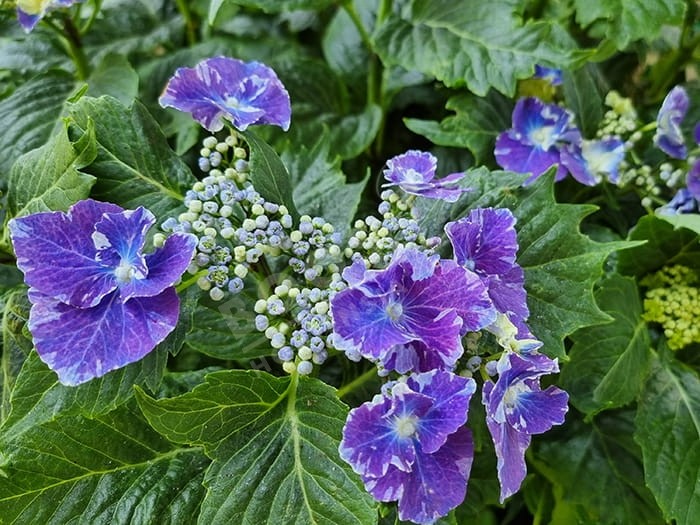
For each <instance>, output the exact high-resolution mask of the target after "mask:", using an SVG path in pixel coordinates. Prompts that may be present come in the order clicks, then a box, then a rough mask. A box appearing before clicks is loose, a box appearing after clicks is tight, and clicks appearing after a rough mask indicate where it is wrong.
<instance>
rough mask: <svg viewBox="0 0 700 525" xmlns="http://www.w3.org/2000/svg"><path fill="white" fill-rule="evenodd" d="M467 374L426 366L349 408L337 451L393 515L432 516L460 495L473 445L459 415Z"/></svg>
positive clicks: (463, 410)
mask: <svg viewBox="0 0 700 525" xmlns="http://www.w3.org/2000/svg"><path fill="white" fill-rule="evenodd" d="M475 390H476V384H475V382H474V380H473V379H471V378H464V377H461V376H458V375H455V374H452V373H450V372H445V371H439V370H433V371H431V372H426V373H422V374H413V375H411V376H410V377H408V378H407V379H406V380H405V381H400V382H393V383H389V384H388V385H386V387H385V388H384V389H383V391H384V394H383V395H377V396H375V397H374V399H373V400H372V401H371V402H366V403H363V404H362V405H361V406H359V407H357V408H355V409H353V410H351V411H350V414H349V415H348V419H347V422H346V424H345V427H344V428H343V439H342V441H341V442H340V447H339V451H340V457H341V458H343V459H344V460H345V461H347V462H348V463H349V464H350V465H351V466H352V468H353V470H355V472H357V473H358V474H360V476H361V477H362V480H363V482H364V484H365V487H366V488H367V491H368V492H369V493H370V494H372V496H374V498H375V499H377V500H379V501H398V508H399V518H400V519H402V520H411V521H413V522H416V523H433V522H434V521H435V520H437V519H438V518H439V517H440V516H444V515H445V514H447V513H448V512H449V511H450V510H451V509H453V508H454V507H456V506H457V505H459V504H460V503H461V502H462V501H463V500H464V497H465V495H466V490H467V480H468V478H469V471H470V469H471V463H472V458H473V454H474V448H473V444H472V438H471V433H470V432H469V430H468V429H467V428H465V427H464V424H465V423H466V421H467V411H468V410H469V400H470V399H471V396H472V395H473V394H474V391H475Z"/></svg>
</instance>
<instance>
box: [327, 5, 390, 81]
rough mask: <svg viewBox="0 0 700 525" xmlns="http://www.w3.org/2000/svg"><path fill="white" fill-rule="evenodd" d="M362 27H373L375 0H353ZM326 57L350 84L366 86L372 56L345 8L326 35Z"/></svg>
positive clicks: (334, 19) (328, 28)
mask: <svg viewBox="0 0 700 525" xmlns="http://www.w3.org/2000/svg"><path fill="white" fill-rule="evenodd" d="M351 3H352V4H353V7H352V8H354V9H355V11H356V12H357V15H358V17H359V19H360V21H361V22H362V24H363V26H364V27H365V28H367V30H368V31H369V28H371V27H372V26H373V24H374V12H373V11H374V9H375V6H376V2H375V1H374V0H354V1H352V2H351ZM321 45H322V49H323V55H324V57H325V59H326V61H327V62H328V65H329V66H330V67H331V68H332V69H333V71H335V72H336V73H337V74H338V75H340V76H342V77H343V78H346V79H348V80H349V81H350V82H351V83H357V84H358V85H359V83H360V82H362V83H366V82H367V80H366V78H367V71H368V67H369V64H370V60H371V58H370V57H371V55H370V51H369V49H367V46H366V45H365V44H364V42H362V37H361V35H360V32H359V30H358V29H357V26H356V25H355V24H354V23H353V21H352V18H351V17H350V15H349V14H348V11H347V10H345V9H338V11H337V12H336V13H335V15H334V16H333V19H332V20H331V21H330V23H329V24H328V26H327V27H326V28H325V30H324V32H323V40H322V43H321Z"/></svg>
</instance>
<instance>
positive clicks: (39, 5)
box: [17, 0, 81, 33]
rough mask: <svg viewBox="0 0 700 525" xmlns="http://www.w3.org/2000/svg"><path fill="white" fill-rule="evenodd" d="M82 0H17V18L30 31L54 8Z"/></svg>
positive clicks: (67, 5)
mask: <svg viewBox="0 0 700 525" xmlns="http://www.w3.org/2000/svg"><path fill="white" fill-rule="evenodd" d="M80 1H81V0H17V20H18V21H19V24H20V25H21V26H22V28H23V29H24V30H25V31H26V32H27V33H29V32H30V31H31V30H32V29H34V27H36V25H37V24H38V23H39V21H40V20H41V19H42V18H44V17H45V16H46V13H48V12H49V11H51V10H52V9H57V8H61V7H70V6H72V5H73V4H76V3H78V2H80Z"/></svg>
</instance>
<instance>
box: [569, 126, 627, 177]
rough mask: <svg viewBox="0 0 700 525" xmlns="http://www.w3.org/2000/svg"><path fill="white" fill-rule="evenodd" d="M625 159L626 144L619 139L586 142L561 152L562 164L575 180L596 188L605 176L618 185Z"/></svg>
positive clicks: (571, 145)
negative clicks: (619, 172)
mask: <svg viewBox="0 0 700 525" xmlns="http://www.w3.org/2000/svg"><path fill="white" fill-rule="evenodd" d="M624 158H625V144H624V142H622V141H621V140H620V139H619V138H617V137H610V138H606V139H602V140H584V141H582V142H581V143H580V144H569V145H568V146H566V147H565V148H563V149H562V151H561V161H562V164H564V166H565V167H566V168H567V169H568V170H569V172H570V173H571V176H572V177H573V178H574V179H576V180H577V181H579V182H580V183H581V184H585V185H586V186H595V185H596V184H598V183H599V182H600V181H601V180H602V176H603V175H605V176H607V177H608V179H609V180H610V182H612V183H617V181H618V179H619V174H618V168H619V167H620V163H621V162H622V159H624Z"/></svg>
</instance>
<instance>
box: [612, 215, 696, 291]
mask: <svg viewBox="0 0 700 525" xmlns="http://www.w3.org/2000/svg"><path fill="white" fill-rule="evenodd" d="M628 239H629V240H641V241H646V243H645V244H643V245H640V246H637V247H636V248H634V249H631V250H627V251H624V252H621V253H620V255H619V259H618V266H617V267H618V271H619V272H620V273H624V274H629V275H634V276H637V277H642V276H644V275H646V274H648V273H651V272H654V271H656V270H658V269H659V268H661V267H662V266H671V265H674V264H680V265H683V266H687V267H689V268H700V243H698V240H700V237H698V234H697V233H696V232H694V231H692V230H689V229H687V228H684V227H681V228H678V229H675V228H674V226H673V225H672V224H671V222H669V221H668V220H666V219H663V218H660V217H655V216H653V215H646V216H644V217H642V218H641V219H639V221H638V222H637V225H636V226H635V227H634V228H633V229H632V230H631V231H630V233H629V236H628Z"/></svg>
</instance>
